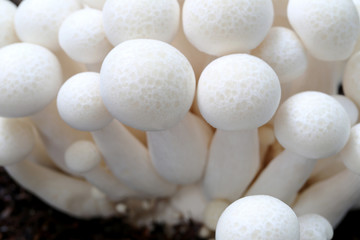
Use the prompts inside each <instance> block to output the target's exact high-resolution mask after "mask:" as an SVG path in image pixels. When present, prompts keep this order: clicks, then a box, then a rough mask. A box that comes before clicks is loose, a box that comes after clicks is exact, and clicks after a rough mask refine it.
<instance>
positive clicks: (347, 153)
mask: <svg viewBox="0 0 360 240" xmlns="http://www.w3.org/2000/svg"><path fill="white" fill-rule="evenodd" d="M340 159H342V160H343V161H344V164H345V166H346V167H347V168H348V169H349V170H350V171H352V172H354V173H356V174H358V175H360V123H359V124H356V125H355V126H353V127H352V128H351V134H350V138H349V141H348V142H347V143H346V145H345V147H344V149H343V150H342V151H341V152H340Z"/></svg>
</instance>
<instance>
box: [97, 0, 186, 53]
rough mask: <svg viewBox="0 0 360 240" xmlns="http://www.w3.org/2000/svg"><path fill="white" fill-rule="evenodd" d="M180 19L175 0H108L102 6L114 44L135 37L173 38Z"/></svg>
mask: <svg viewBox="0 0 360 240" xmlns="http://www.w3.org/2000/svg"><path fill="white" fill-rule="evenodd" d="M179 21H180V7H179V3H178V2H177V1H176V0H136V1H129V0H107V1H106V2H105V5H104V8H103V22H104V29H105V33H106V36H107V37H108V39H109V40H110V42H111V43H112V44H113V45H114V46H116V45H118V44H119V43H121V42H123V41H126V40H130V39H136V38H150V39H157V40H161V41H164V42H171V41H172V39H173V38H174V37H175V34H176V32H177V30H178V27H179Z"/></svg>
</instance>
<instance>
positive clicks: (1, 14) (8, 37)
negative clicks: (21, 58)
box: [0, 0, 18, 48]
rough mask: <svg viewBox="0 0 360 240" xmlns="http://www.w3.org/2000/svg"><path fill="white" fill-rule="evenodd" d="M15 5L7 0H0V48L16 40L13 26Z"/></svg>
mask: <svg viewBox="0 0 360 240" xmlns="http://www.w3.org/2000/svg"><path fill="white" fill-rule="evenodd" d="M15 12H16V6H15V4H13V3H12V2H10V1H8V0H0V29H1V34H0V48H1V47H3V46H6V45H8V44H11V43H14V42H17V41H18V37H17V36H16V33H15V28H14V16H15Z"/></svg>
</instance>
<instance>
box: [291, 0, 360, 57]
mask: <svg viewBox="0 0 360 240" xmlns="http://www.w3.org/2000/svg"><path fill="white" fill-rule="evenodd" d="M288 18H289V21H290V24H291V26H292V27H293V28H294V30H295V31H296V33H297V34H298V35H299V37H300V38H301V40H302V41H303V43H304V45H305V46H306V48H307V49H308V50H309V52H310V53H311V54H312V55H313V56H314V57H315V58H318V59H320V60H324V61H337V60H345V59H346V58H348V57H350V55H351V53H352V51H353V49H354V47H355V44H356V42H357V39H358V37H359V33H360V22H359V16H358V13H357V11H356V8H355V5H354V3H353V2H352V0H341V1H339V0H316V1H313V0H290V1H289V4H288Z"/></svg>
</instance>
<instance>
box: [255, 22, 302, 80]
mask: <svg viewBox="0 0 360 240" xmlns="http://www.w3.org/2000/svg"><path fill="white" fill-rule="evenodd" d="M252 54H253V55H255V56H257V57H259V58H261V59H262V60H264V61H265V62H266V63H267V64H269V65H270V66H271V67H272V68H273V69H274V71H275V72H276V74H277V75H278V77H279V80H280V82H281V83H285V82H289V81H291V80H294V79H295V78H297V77H299V76H301V75H302V74H303V73H304V72H305V70H306V68H307V57H306V51H305V49H304V47H303V45H302V43H301V41H300V39H299V38H298V37H297V36H296V34H295V33H294V32H293V31H292V30H290V29H287V28H284V27H274V28H271V29H270V32H269V34H268V35H267V36H266V38H265V40H264V41H263V42H262V43H261V44H260V46H259V47H257V48H256V49H255V50H254V51H253V52H252Z"/></svg>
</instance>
